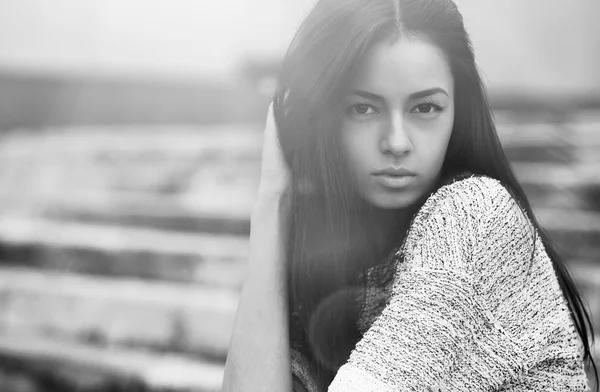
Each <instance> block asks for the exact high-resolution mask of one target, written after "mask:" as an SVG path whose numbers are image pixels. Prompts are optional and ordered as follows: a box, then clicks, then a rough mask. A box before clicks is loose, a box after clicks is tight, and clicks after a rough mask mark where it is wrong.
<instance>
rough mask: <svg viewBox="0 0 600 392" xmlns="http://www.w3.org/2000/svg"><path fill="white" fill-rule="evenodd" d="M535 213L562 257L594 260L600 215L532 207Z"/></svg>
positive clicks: (597, 251)
mask: <svg viewBox="0 0 600 392" xmlns="http://www.w3.org/2000/svg"><path fill="white" fill-rule="evenodd" d="M534 214H535V216H536V217H537V219H538V221H539V223H540V225H541V226H542V228H543V229H544V230H546V231H547V232H548V233H549V235H550V237H551V238H552V239H553V241H554V243H555V245H556V247H557V249H558V250H559V252H560V253H561V254H562V255H563V256H564V257H566V258H568V259H574V260H577V259H579V260H597V258H598V255H599V254H600V212H598V211H584V210H565V209H558V208H556V209H539V208H535V207H534Z"/></svg>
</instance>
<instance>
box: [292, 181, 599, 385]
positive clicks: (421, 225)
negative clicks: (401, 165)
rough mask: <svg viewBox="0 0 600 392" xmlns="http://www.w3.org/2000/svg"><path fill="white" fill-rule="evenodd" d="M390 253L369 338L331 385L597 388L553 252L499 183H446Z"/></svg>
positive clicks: (372, 306)
mask: <svg viewBox="0 0 600 392" xmlns="http://www.w3.org/2000/svg"><path fill="white" fill-rule="evenodd" d="M393 257H395V258H398V260H400V257H402V259H401V260H402V261H401V262H398V263H397V267H396V268H395V274H394V277H393V280H392V282H391V283H390V284H389V285H388V286H387V287H378V286H377V284H376V283H375V282H377V281H380V279H377V278H376V276H377V272H378V271H377V269H372V270H370V271H369V272H368V274H367V295H366V301H365V303H364V304H363V307H362V312H361V315H360V319H359V322H358V327H359V330H361V332H362V333H363V337H362V339H361V340H360V341H359V342H358V343H357V344H356V347H355V349H354V350H353V351H352V353H351V355H350V357H349V360H348V362H347V363H345V364H344V365H343V366H342V367H341V368H340V369H339V371H338V372H337V375H336V376H335V378H334V380H333V382H332V384H331V385H330V386H329V391H330V392H375V391H377V392H392V391H398V392H400V391H439V390H441V391H471V392H473V391H511V392H516V391H587V390H589V389H588V386H587V379H586V375H585V371H584V363H583V345H582V343H581V339H580V338H579V336H578V334H577V331H576V329H575V326H574V324H573V321H572V319H571V317H570V313H569V310H568V306H567V302H566V299H565V298H564V296H563V294H562V292H561V290H560V287H559V283H558V280H557V276H556V274H555V272H554V268H553V265H552V262H551V260H550V258H549V257H548V254H547V253H546V250H545V248H544V245H543V243H542V241H541V239H540V237H539V236H538V233H537V231H536V230H535V229H534V227H533V225H532V223H531V221H530V219H529V218H528V217H527V216H526V215H525V214H524V213H523V212H522V210H521V209H520V208H519V206H518V205H517V203H516V201H515V199H514V198H513V197H512V196H511V194H510V193H509V192H508V191H507V190H506V188H505V187H504V186H503V185H502V184H501V183H500V182H499V181H497V180H495V179H491V178H489V177H485V176H470V177H466V178H463V179H460V180H457V181H455V182H452V183H450V184H448V185H445V186H442V187H441V188H440V189H438V190H437V191H436V192H435V193H433V194H432V195H431V196H430V197H429V198H428V199H427V201H426V202H425V203H424V205H423V206H422V207H421V208H420V210H419V211H418V212H417V214H416V215H415V217H414V218H413V221H412V224H411V226H410V228H409V230H408V233H407V236H406V239H405V241H404V243H403V246H402V247H400V248H399V249H398V250H397V251H396V252H395V253H394V256H393ZM371 278H372V279H371ZM291 357H292V358H291V359H292V373H293V376H294V382H295V384H296V385H297V384H301V385H302V386H303V387H304V388H305V389H306V390H307V391H308V392H324V391H319V390H318V387H317V384H316V383H315V381H314V378H313V373H311V367H310V365H309V363H308V361H307V360H306V358H304V357H303V356H302V354H300V353H299V352H298V351H296V350H292V355H291ZM300 389H301V388H300Z"/></svg>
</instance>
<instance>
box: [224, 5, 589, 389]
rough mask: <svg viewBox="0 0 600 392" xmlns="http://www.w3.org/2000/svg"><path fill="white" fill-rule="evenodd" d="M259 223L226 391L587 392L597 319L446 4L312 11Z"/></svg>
mask: <svg viewBox="0 0 600 392" xmlns="http://www.w3.org/2000/svg"><path fill="white" fill-rule="evenodd" d="M251 224H252V230H251V237H250V258H249V263H248V268H249V269H248V276H247V280H246V282H245V285H244V287H243V290H242V297H241V302H240V305H239V309H238V313H237V317H236V323H235V326H234V331H233V336H232V340H231V346H230V351H229V354H228V358H227V365H226V371H225V378H224V385H223V389H224V391H227V392H231V391H244V392H248V391H292V390H294V391H309V392H318V391H326V390H329V391H336V392H337V391H344V392H349V391H356V392H368V391H378V392H387V391H390V392H391V391H429V390H432V391H434V390H446V391H541V390H544V391H550V390H552V391H584V390H588V386H587V381H586V375H585V370H584V365H585V362H590V363H591V366H592V367H593V368H594V370H595V365H594V363H593V361H592V358H591V355H590V346H591V342H590V336H593V333H592V331H591V324H590V322H589V317H588V314H587V313H586V311H585V309H584V306H583V304H582V300H581V297H580V295H579V294H578V292H577V289H576V287H575V285H574V284H573V281H572V280H571V278H570V277H569V274H568V272H567V270H566V268H565V266H564V264H563V262H562V261H561V259H560V258H559V257H558V255H557V254H556V252H555V251H554V250H553V247H552V244H551V243H550V241H549V239H548V236H547V235H546V234H545V232H544V231H543V230H542V229H541V228H540V227H539V225H538V223H537V221H536V219H535V217H534V215H533V213H532V210H531V207H530V204H529V202H528V201H527V198H526V196H525V194H524V192H523V189H522V188H521V186H520V185H519V184H518V182H517V181H516V179H515V176H514V175H513V173H512V171H511V168H510V165H509V163H508V161H507V159H506V156H505V155H504V153H503V151H502V148H501V145H500V142H499V140H498V137H497V134H496V130H495V126H494V123H493V120H492V114H491V112H490V108H489V106H488V103H487V99H486V94H485V91H484V88H483V86H482V83H481V79H480V77H479V74H478V72H477V68H476V65H475V61H474V55H473V51H472V48H471V45H470V42H469V39H468V36H467V33H466V32H465V29H464V26H463V21H462V17H461V15H460V13H459V11H458V10H457V8H456V6H455V5H454V4H453V3H452V2H451V1H450V0H321V1H319V2H318V3H317V4H316V6H315V7H314V9H313V10H312V12H311V13H310V14H309V15H308V17H307V18H306V20H305V22H304V23H303V25H302V26H301V27H300V30H299V31H298V33H297V35H296V37H295V39H294V41H293V43H292V45H291V47H290V49H289V51H288V53H287V55H286V57H285V59H284V61H283V64H282V70H281V74H280V78H279V88H278V91H277V93H276V95H275V97H274V104H273V106H272V108H271V109H270V111H269V116H268V120H267V126H266V131H265V142H264V147H263V162H262V175H261V183H260V188H259V195H258V200H257V203H256V206H255V208H254V210H253V213H252V218H251ZM596 378H597V376H596Z"/></svg>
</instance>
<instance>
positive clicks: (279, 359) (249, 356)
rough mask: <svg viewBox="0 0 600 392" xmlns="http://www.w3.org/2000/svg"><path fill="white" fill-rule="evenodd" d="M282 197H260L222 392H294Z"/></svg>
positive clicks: (253, 219) (253, 221) (254, 212)
mask: <svg viewBox="0 0 600 392" xmlns="http://www.w3.org/2000/svg"><path fill="white" fill-rule="evenodd" d="M280 203H281V198H280V196H278V195H277V194H275V193H270V194H267V195H261V196H259V201H258V202H257V204H256V206H255V208H254V211H253V212H252V219H251V232H250V257H249V259H248V275H247V278H246V281H245V283H244V286H243V288H242V294H241V300H240V304H239V307H238V310H237V314H236V319H235V324H234V327H233V334H232V338H231V342H230V346H229V352H228V354H227V363H226V366H225V377H224V380H223V392H238V391H239V392H242V391H243V392H253V391H256V392H258V391H261V392H262V391H291V390H292V378H291V372H290V368H291V365H290V349H289V332H288V320H287V315H288V309H287V294H286V293H287V287H286V278H285V276H286V272H285V263H284V262H283V260H284V258H283V246H282V244H283V242H282V230H280V223H281V219H280V208H279V206H280Z"/></svg>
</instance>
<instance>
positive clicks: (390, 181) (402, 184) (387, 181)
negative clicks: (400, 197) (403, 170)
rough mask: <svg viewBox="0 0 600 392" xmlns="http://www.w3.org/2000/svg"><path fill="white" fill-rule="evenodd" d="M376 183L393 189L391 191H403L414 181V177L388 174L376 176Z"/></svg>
mask: <svg viewBox="0 0 600 392" xmlns="http://www.w3.org/2000/svg"><path fill="white" fill-rule="evenodd" d="M374 177H375V181H377V183H379V184H380V185H382V186H384V187H386V188H391V189H402V188H406V187H407V186H409V185H410V184H411V183H412V182H413V181H414V180H415V177H416V176H414V175H401V176H395V175H388V174H375V175H374Z"/></svg>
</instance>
